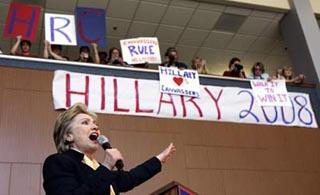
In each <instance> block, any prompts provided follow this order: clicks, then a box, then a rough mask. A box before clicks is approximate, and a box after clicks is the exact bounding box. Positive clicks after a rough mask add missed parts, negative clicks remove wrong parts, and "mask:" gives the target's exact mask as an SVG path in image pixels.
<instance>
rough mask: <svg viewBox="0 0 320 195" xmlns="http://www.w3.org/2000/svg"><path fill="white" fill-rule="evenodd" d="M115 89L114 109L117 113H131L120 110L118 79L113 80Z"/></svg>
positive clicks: (123, 109)
mask: <svg viewBox="0 0 320 195" xmlns="http://www.w3.org/2000/svg"><path fill="white" fill-rule="evenodd" d="M113 89H114V97H113V99H114V102H113V109H114V111H115V112H129V111H130V110H129V109H126V108H119V106H118V82H117V79H113Z"/></svg>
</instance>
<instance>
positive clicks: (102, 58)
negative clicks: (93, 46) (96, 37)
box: [98, 51, 108, 64]
mask: <svg viewBox="0 0 320 195" xmlns="http://www.w3.org/2000/svg"><path fill="white" fill-rule="evenodd" d="M98 55H99V59H100V64H107V59H108V54H107V52H105V51H99V53H98Z"/></svg>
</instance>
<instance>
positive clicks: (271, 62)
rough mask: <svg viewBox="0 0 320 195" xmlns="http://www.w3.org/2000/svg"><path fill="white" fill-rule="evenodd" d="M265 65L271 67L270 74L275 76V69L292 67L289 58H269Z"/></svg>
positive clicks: (266, 59)
mask: <svg viewBox="0 0 320 195" xmlns="http://www.w3.org/2000/svg"><path fill="white" fill-rule="evenodd" d="M264 64H265V65H266V66H268V67H270V68H269V69H268V70H269V72H268V73H269V74H270V75H275V73H276V70H277V69H275V67H283V66H287V65H291V61H290V59H289V57H288V56H272V55H270V56H267V57H266V58H265V60H264Z"/></svg>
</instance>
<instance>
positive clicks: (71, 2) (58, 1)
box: [46, 0, 77, 12]
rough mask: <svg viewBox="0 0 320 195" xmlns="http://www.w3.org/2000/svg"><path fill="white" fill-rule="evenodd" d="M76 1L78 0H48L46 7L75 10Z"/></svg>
mask: <svg viewBox="0 0 320 195" xmlns="http://www.w3.org/2000/svg"><path fill="white" fill-rule="evenodd" d="M76 3H77V0H68V1H66V0H46V9H53V10H61V11H68V12H74V8H75V7H76ZM61 5H63V6H61Z"/></svg>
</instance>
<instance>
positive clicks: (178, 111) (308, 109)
mask: <svg viewBox="0 0 320 195" xmlns="http://www.w3.org/2000/svg"><path fill="white" fill-rule="evenodd" d="M52 90H53V100H54V108H55V109H61V108H69V107H70V106H72V105H73V104H75V103H77V102H82V103H85V104H86V105H87V106H88V108H89V110H91V111H94V112H99V113H109V114H123V115H135V116H147V117H160V118H171V119H189V120H190V119H192V120H209V121H226V122H237V123H251V124H265V125H283V126H301V127H312V128H317V127H318V125H317V119H316V117H315V114H314V112H313V110H312V106H311V103H310V99H309V95H308V94H306V93H289V95H290V99H291V104H292V107H283V106H274V107H264V106H258V104H257V100H256V99H255V98H254V96H253V94H252V90H251V89H246V88H239V87H218V86H208V85H200V98H195V97H186V96H180V95H171V94H165V93H161V92H160V91H159V81H157V80H144V79H131V78H122V77H110V76H101V75H91V74H80V73H73V72H67V71H55V74H54V80H53V86H52Z"/></svg>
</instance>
